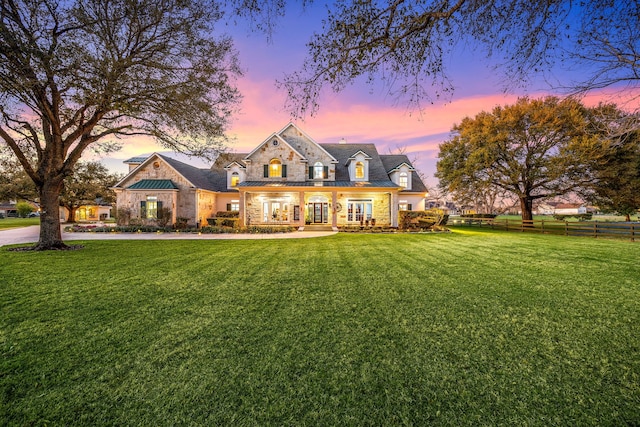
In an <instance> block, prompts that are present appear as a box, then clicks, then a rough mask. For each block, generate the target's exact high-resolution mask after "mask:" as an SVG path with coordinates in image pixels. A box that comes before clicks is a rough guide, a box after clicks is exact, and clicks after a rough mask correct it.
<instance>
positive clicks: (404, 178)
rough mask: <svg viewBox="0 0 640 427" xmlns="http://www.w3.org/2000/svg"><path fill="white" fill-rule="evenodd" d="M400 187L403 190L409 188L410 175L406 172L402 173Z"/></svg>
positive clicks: (399, 180) (399, 179)
mask: <svg viewBox="0 0 640 427" xmlns="http://www.w3.org/2000/svg"><path fill="white" fill-rule="evenodd" d="M398 185H399V186H400V187H402V188H407V187H408V186H409V174H408V173H406V172H400V176H399V178H398Z"/></svg>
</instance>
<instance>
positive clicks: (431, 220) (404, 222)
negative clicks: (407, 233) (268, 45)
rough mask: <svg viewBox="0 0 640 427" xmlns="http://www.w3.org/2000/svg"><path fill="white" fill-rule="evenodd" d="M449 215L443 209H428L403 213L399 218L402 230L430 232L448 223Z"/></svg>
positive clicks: (399, 225) (399, 226)
mask: <svg viewBox="0 0 640 427" xmlns="http://www.w3.org/2000/svg"><path fill="white" fill-rule="evenodd" d="M448 219H449V215H445V213H444V211H443V210H442V209H437V208H434V209H427V210H426V211H401V212H400V214H399V218H398V228H399V229H400V230H418V229H419V230H430V229H433V227H435V226H439V227H440V226H443V225H445V224H446V223H447V221H448Z"/></svg>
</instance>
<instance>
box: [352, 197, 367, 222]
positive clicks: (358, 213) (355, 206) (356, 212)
mask: <svg viewBox="0 0 640 427" xmlns="http://www.w3.org/2000/svg"><path fill="white" fill-rule="evenodd" d="M372 216H373V201H372V200H348V201H347V221H351V222H360V221H369V220H371V217H372Z"/></svg>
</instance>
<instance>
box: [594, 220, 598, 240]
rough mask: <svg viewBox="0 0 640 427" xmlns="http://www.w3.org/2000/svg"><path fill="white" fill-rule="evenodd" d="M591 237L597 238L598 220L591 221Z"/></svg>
mask: <svg viewBox="0 0 640 427" xmlns="http://www.w3.org/2000/svg"><path fill="white" fill-rule="evenodd" d="M593 237H594V238H595V239H597V238H598V221H594V223H593Z"/></svg>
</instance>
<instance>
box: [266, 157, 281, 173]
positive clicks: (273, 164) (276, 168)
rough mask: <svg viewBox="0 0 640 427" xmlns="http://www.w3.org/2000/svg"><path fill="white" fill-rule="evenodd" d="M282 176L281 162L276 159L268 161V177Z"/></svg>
mask: <svg viewBox="0 0 640 427" xmlns="http://www.w3.org/2000/svg"><path fill="white" fill-rule="evenodd" d="M281 176H282V162H281V161H280V160H278V159H273V160H271V161H270V162H269V177H270V178H280V177H281Z"/></svg>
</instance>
